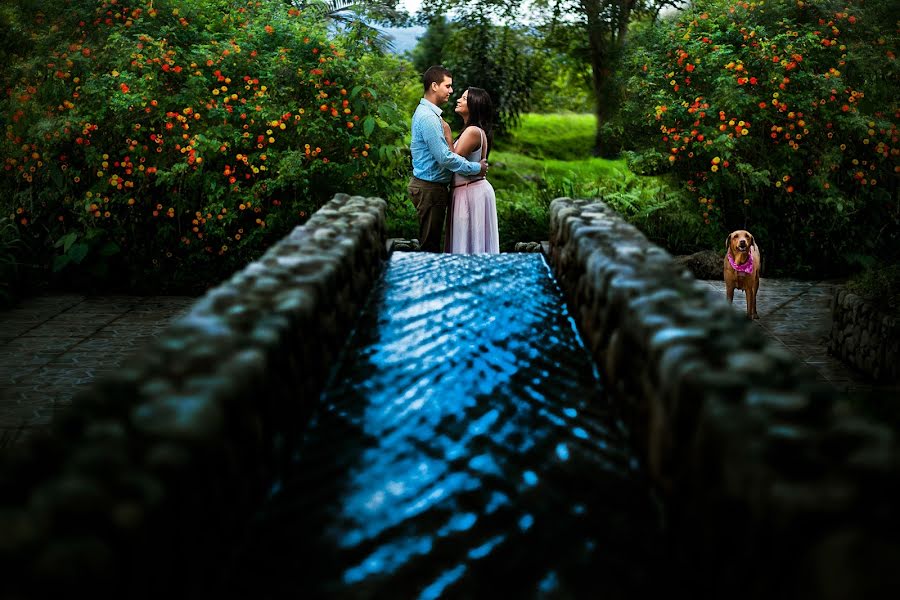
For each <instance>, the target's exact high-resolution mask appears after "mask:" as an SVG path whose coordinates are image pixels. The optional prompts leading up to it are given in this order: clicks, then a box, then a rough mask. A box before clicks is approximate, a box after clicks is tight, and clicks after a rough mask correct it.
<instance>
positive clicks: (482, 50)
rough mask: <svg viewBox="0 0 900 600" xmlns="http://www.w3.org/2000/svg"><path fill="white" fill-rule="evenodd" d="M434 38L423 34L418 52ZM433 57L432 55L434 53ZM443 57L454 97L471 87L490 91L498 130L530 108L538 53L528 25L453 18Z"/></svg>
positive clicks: (481, 19)
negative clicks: (448, 71)
mask: <svg viewBox="0 0 900 600" xmlns="http://www.w3.org/2000/svg"><path fill="white" fill-rule="evenodd" d="M430 43H431V42H430V40H429V38H427V37H426V38H423V39H422V40H420V42H419V47H417V49H416V51H415V52H416V53H418V52H419V51H420V49H421V52H423V53H424V52H425V48H424V46H425V45H427V44H430ZM429 56H431V58H430V59H429V60H433V59H434V57H435V55H434V54H430V55H429ZM440 59H441V61H442V64H443V65H444V66H445V67H447V68H448V69H449V70H450V72H451V73H453V83H454V87H455V90H456V91H455V96H460V95H462V93H463V92H464V91H465V89H466V88H467V87H470V86H476V87H480V88H483V89H485V90H486V91H487V92H488V94H490V96H491V100H492V102H493V105H494V127H495V131H497V132H498V133H502V132H504V131H506V130H507V129H510V128H512V127H514V126H515V125H516V122H517V120H518V118H519V116H520V115H521V114H522V113H523V112H525V110H526V109H527V108H528V106H529V103H530V99H531V90H532V88H533V85H534V81H535V78H536V76H537V73H538V71H537V65H538V58H537V57H536V55H535V51H534V48H533V47H532V45H531V43H530V41H529V37H528V36H527V35H526V33H525V32H524V30H520V29H518V28H515V27H510V26H498V25H494V24H493V23H491V22H490V21H489V20H487V19H486V18H484V17H483V16H477V17H474V18H472V19H471V20H467V21H462V22H459V23H453V24H451V26H450V29H449V35H448V37H447V41H446V42H445V44H444V46H443V47H442V49H441V55H440ZM421 64H424V63H421ZM429 66H430V65H429Z"/></svg>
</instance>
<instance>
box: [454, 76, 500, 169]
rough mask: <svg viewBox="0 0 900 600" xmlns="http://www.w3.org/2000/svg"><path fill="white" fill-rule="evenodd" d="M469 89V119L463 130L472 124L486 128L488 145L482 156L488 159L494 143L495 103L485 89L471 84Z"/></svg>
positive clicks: (467, 101) (467, 99)
mask: <svg viewBox="0 0 900 600" xmlns="http://www.w3.org/2000/svg"><path fill="white" fill-rule="evenodd" d="M467 91H468V92H469V95H468V96H467V98H466V104H467V105H468V107H469V119H468V120H467V121H466V122H465V127H464V128H463V131H465V128H466V127H469V126H471V125H476V126H478V127H481V128H482V129H483V130H484V135H485V137H487V141H488V147H487V148H485V149H484V152H483V153H482V158H485V159H486V158H487V155H488V154H489V153H490V151H491V146H493V145H494V105H493V103H492V102H491V96H490V95H489V94H488V93H487V92H486V91H485V90H483V89H481V88H479V87H472V86H470V87H469V88H468V90H467ZM460 135H462V134H460Z"/></svg>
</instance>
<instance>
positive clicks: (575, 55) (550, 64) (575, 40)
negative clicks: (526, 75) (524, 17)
mask: <svg viewBox="0 0 900 600" xmlns="http://www.w3.org/2000/svg"><path fill="white" fill-rule="evenodd" d="M580 33H581V32H580V31H579V28H578V27H577V26H576V25H573V24H570V23H555V24H552V25H548V26H544V27H539V28H538V29H537V33H536V34H533V35H532V37H533V38H534V41H533V42H532V43H533V45H534V46H535V47H536V48H538V49H539V55H538V56H539V57H540V61H539V63H538V64H539V67H538V68H539V70H540V75H539V76H538V77H537V78H536V79H535V82H534V89H533V90H532V94H531V106H530V109H529V110H530V111H531V112H537V113H561V112H575V113H591V112H593V111H594V108H595V104H596V98H595V97H594V91H593V83H592V77H593V75H592V70H591V63H590V50H589V48H588V40H587V39H586V38H585V37H584V36H582V35H580ZM594 128H595V130H596V123H595V124H594Z"/></svg>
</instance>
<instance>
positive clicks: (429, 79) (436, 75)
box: [422, 65, 453, 93]
mask: <svg viewBox="0 0 900 600" xmlns="http://www.w3.org/2000/svg"><path fill="white" fill-rule="evenodd" d="M444 77H450V78H451V79H452V78H453V75H452V74H451V73H450V71H449V70H447V69H446V68H445V67H442V66H440V65H434V66H433V67H428V70H427V71H425V74H424V75H422V83H423V84H424V86H425V92H426V93H427V92H428V90H430V89H431V84H432V83H440V82H442V81H444Z"/></svg>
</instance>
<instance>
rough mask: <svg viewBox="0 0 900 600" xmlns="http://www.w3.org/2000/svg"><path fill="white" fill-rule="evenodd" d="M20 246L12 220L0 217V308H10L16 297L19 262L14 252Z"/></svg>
mask: <svg viewBox="0 0 900 600" xmlns="http://www.w3.org/2000/svg"><path fill="white" fill-rule="evenodd" d="M21 244H22V241H21V240H20V239H19V232H18V230H17V229H16V226H15V225H14V223H13V221H12V219H8V218H7V217H0V308H5V307H7V306H11V305H12V304H13V302H14V301H15V299H16V297H17V293H16V292H17V287H18V286H17V283H18V281H19V260H18V258H17V256H16V251H17V250H18V248H19V247H20V246H21Z"/></svg>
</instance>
